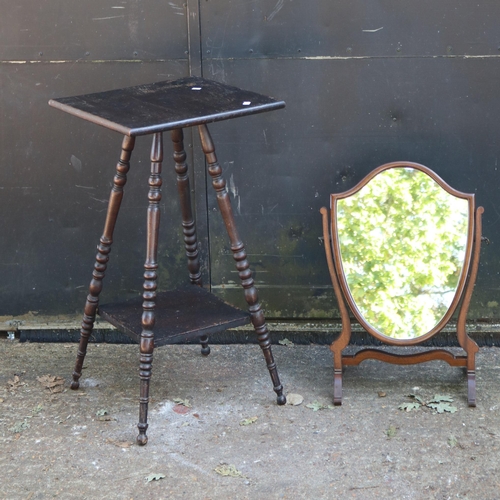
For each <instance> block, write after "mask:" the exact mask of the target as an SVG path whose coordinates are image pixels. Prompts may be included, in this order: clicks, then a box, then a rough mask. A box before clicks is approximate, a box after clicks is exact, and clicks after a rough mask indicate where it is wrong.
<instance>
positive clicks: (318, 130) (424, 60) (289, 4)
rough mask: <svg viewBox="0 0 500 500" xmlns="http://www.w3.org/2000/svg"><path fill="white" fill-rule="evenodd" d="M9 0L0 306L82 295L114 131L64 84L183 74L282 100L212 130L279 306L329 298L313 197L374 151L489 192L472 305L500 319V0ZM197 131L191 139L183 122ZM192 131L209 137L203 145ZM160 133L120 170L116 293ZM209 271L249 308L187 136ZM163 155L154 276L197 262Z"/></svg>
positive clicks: (2, 86) (84, 86) (1, 89)
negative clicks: (62, 107)
mask: <svg viewBox="0 0 500 500" xmlns="http://www.w3.org/2000/svg"><path fill="white" fill-rule="evenodd" d="M185 3H186V5H184V4H183V3H182V2H180V1H177V0H173V1H172V2H157V1H152V0H142V1H139V0H123V1H122V0H120V1H117V2H112V1H109V0H100V1H97V0H89V1H87V2H79V1H77V0H70V1H61V0H50V1H49V0H42V1H37V2H35V1H33V0H20V1H18V2H15V3H12V2H7V1H6V0H0V7H1V11H2V16H1V17H0V109H1V111H2V114H1V116H2V119H1V122H0V208H1V213H2V217H0V226H1V229H2V231H1V233H0V234H1V235H2V244H1V245H0V269H1V270H2V280H1V281H0V314H20V313H24V312H26V311H28V310H39V311H42V312H52V313H67V312H73V311H75V310H79V309H81V306H82V304H83V300H84V297H85V294H86V287H87V285H88V280H89V272H90V270H91V266H92V264H93V257H94V249H95V245H96V242H97V238H98V237H99V235H100V232H101V230H102V219H103V217H104V209H105V206H106V201H105V200H106V199H107V196H108V191H109V186H110V181H111V179H112V176H113V171H114V165H115V163H116V160H117V155H118V153H119V147H120V142H121V138H120V136H119V135H118V134H115V133H112V132H108V131H106V130H105V129H100V128H97V127H96V126H93V125H91V124H87V123H85V122H83V121H79V120H77V119H76V118H72V117H70V116H66V115H64V114H63V113H60V112H58V111H56V110H54V109H51V108H49V107H48V105H47V101H48V99H50V98H51V97H56V96H63V95H72V94H78V93H86V92H92V91H98V90H104V89H111V88H118V87H121V86H126V85H134V84H139V83H145V82H151V81H158V80H164V79H173V78H177V77H181V76H184V75H187V74H189V73H190V72H191V73H193V74H197V75H198V74H203V76H205V77H206V78H212V79H215V80H219V81H224V82H227V83H230V84H235V85H240V86H242V87H247V88H250V89H252V90H256V91H259V92H262V93H266V94H269V95H274V96H275V97H277V98H280V99H284V100H285V101H286V102H287V107H286V109H285V110H280V111H275V112H272V113H266V114H262V115H256V116H253V117H248V118H241V119H238V120H234V121H232V122H227V123H224V122H221V123H217V124H214V125H213V126H212V127H211V131H212V134H213V136H214V139H215V141H216V144H217V146H218V151H217V152H218V156H219V159H220V160H221V163H222V165H223V167H224V169H225V172H226V177H227V180H228V187H229V191H230V193H231V196H232V198H233V202H234V206H235V210H236V213H237V221H238V223H239V228H240V232H241V235H242V237H243V238H244V241H245V243H246V246H247V249H248V252H249V254H250V259H251V264H252V267H253V268H254V270H255V278H256V281H257V283H258V285H259V290H260V295H261V297H262V299H263V301H264V303H265V305H266V308H267V311H268V316H272V317H282V318H324V317H331V316H332V315H334V314H335V310H336V305H335V302H334V300H333V296H332V294H331V291H330V285H329V278H328V276H327V270H326V264H325V261H324V254H323V249H322V247H321V245H320V243H321V242H320V241H319V237H320V236H321V223H320V222H321V221H320V215H319V208H320V207H321V206H323V205H326V204H327V203H328V195H329V193H330V192H333V191H338V190H345V189H347V188H349V187H351V186H353V185H354V184H355V183H356V182H358V181H359V180H360V179H361V178H362V177H363V176H364V175H365V174H366V173H368V171H370V170H371V169H372V168H374V167H375V166H378V165H379V164H381V163H384V162H387V161H394V160H401V159H403V160H405V159H406V160H412V161H417V162H421V163H424V164H426V165H428V166H429V167H431V168H433V169H434V170H435V171H436V172H438V173H439V174H440V175H441V176H442V177H443V178H444V179H445V180H446V181H447V182H448V183H450V184H451V185H452V186H454V187H455V188H457V189H461V190H464V191H469V192H476V193H477V200H478V202H479V203H480V204H482V205H484V206H485V209H486V212H485V216H484V223H485V224H484V234H485V235H486V236H487V237H488V238H489V240H490V241H491V244H490V245H489V246H485V247H484V249H483V251H482V264H481V268H480V273H479V277H478V282H477V286H476V291H475V296H474V299H473V304H472V310H471V314H470V316H471V317H472V318H475V319H485V318H486V319H490V320H498V319H499V317H500V309H499V305H498V304H499V303H500V293H499V288H500V287H499V285H498V283H499V276H500V257H499V256H498V251H497V247H498V242H499V241H500V204H499V202H498V196H497V189H498V186H499V185H500V182H499V181H500V179H499V173H498V157H499V144H498V143H499V141H498V140H497V135H498V132H497V130H498V128H499V121H500V118H499V116H500V100H499V97H498V80H499V78H498V77H499V70H500V66H499V65H500V50H499V49H500V30H499V29H498V19H500V4H499V3H498V2H497V1H495V0H476V1H475V2H470V1H465V0H455V1H451V0H442V1H440V2H435V1H431V0H422V1H420V2H410V1H403V2H401V1H399V0H398V1H396V0H378V1H373V0H350V1H339V2H332V1H330V0H314V1H310V0H255V1H253V2H242V1H241V0H200V1H198V0H187V2H185ZM188 139H189V137H188ZM195 144H196V141H195ZM148 150H149V144H148V140H147V139H142V140H139V143H138V146H137V149H136V151H135V152H134V156H133V160H132V169H131V173H130V175H129V182H128V184H127V186H126V195H125V199H124V205H123V209H122V210H123V211H122V213H121V217H120V220H119V225H118V228H117V234H116V239H115V244H114V248H113V251H112V259H111V265H110V269H109V273H108V275H107V277H106V283H105V294H106V298H115V297H116V296H117V295H118V294H120V293H122V292H123V290H125V291H126V292H127V293H129V294H134V293H137V292H138V291H139V290H140V287H141V284H142V280H141V275H142V270H141V265H142V263H143V253H144V228H143V221H144V208H145V206H146V203H145V194H146V190H147V187H146V180H147V176H148V170H149V161H148V154H149V152H148ZM193 155H194V157H192V158H191V160H192V161H191V163H193V171H194V181H195V187H196V192H195V196H196V201H197V206H196V211H197V214H198V219H199V223H200V225H201V231H200V233H201V234H200V236H201V240H202V242H207V241H209V243H210V253H207V252H206V251H204V253H203V261H204V273H205V278H206V280H207V282H208V281H209V282H210V283H211V285H212V286H213V288H214V290H216V291H217V293H219V294H221V295H222V296H224V297H226V298H227V299H228V300H230V301H231V302H235V303H240V304H242V300H241V293H240V291H239V289H238V287H237V277H236V273H235V272H234V266H233V261H232V257H231V255H230V252H229V249H228V244H227V239H226V238H225V237H224V233H223V228H222V224H221V222H220V218H219V216H218V215H219V214H218V213H217V207H216V203H215V199H214V197H213V194H212V190H211V188H210V186H207V185H206V179H205V171H204V165H203V162H202V159H201V157H200V155H199V154H198V153H197V152H196V149H195V150H194V151H193ZM169 168H170V167H169V165H168V163H167V162H166V164H165V168H164V171H165V176H164V179H165V184H164V186H165V190H164V200H165V205H164V214H163V221H162V222H163V223H164V225H163V226H162V228H163V229H164V231H163V237H162V238H163V239H162V243H161V249H160V253H161V255H162V265H161V285H162V287H164V286H168V284H176V283H177V282H178V281H180V280H181V279H182V277H183V276H184V262H183V256H182V254H183V251H182V248H181V246H180V245H179V234H178V231H175V232H173V231H170V229H171V227H172V226H176V227H178V212H177V209H176V192H175V186H174V185H173V181H174V178H173V176H171V175H170V176H169V175H168V173H169Z"/></svg>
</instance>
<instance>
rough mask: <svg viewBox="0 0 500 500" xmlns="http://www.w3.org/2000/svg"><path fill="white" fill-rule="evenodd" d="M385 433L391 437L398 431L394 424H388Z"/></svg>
mask: <svg viewBox="0 0 500 500" xmlns="http://www.w3.org/2000/svg"><path fill="white" fill-rule="evenodd" d="M385 433H386V434H387V437H388V438H389V439H391V438H393V437H394V436H395V435H396V434H397V433H398V429H397V427H396V426H395V425H390V426H389V428H388V429H387V430H386V431H385Z"/></svg>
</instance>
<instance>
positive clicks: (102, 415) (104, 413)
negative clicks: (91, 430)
mask: <svg viewBox="0 0 500 500" xmlns="http://www.w3.org/2000/svg"><path fill="white" fill-rule="evenodd" d="M95 415H96V417H97V420H100V421H101V422H110V421H111V420H116V418H114V417H112V416H110V414H109V412H108V410H105V409H104V408H103V409H101V410H97V411H96V412H95Z"/></svg>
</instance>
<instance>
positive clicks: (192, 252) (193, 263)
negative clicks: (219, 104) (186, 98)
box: [171, 128, 210, 356]
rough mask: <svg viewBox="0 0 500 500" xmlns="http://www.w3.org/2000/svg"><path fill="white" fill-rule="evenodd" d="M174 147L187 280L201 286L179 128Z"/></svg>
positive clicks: (205, 344)
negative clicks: (186, 263) (187, 272)
mask: <svg viewBox="0 0 500 500" xmlns="http://www.w3.org/2000/svg"><path fill="white" fill-rule="evenodd" d="M171 135H172V142H173V145H174V160H175V171H176V172H177V190H178V192H179V200H180V205H181V212H182V232H183V234H184V246H185V249H186V257H187V259H188V270H189V279H190V281H191V283H192V284H194V285H198V286H202V281H201V272H200V259H199V257H198V238H197V236H196V224H195V221H194V217H193V210H192V207H191V188H190V185H189V176H188V166H187V163H186V152H185V150H184V133H183V131H182V129H181V128H179V129H174V130H172V132H171ZM200 343H201V354H203V356H208V355H209V354H210V347H209V345H208V337H207V335H202V336H201V337H200Z"/></svg>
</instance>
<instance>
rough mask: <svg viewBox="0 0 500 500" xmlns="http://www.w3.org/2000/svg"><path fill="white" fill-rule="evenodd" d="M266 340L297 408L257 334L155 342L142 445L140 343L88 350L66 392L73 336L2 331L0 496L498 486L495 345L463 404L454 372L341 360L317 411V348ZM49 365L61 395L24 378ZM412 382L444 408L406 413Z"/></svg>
mask: <svg viewBox="0 0 500 500" xmlns="http://www.w3.org/2000/svg"><path fill="white" fill-rule="evenodd" d="M273 352H274V354H275V357H276V361H277V363H278V369H279V371H280V375H281V378H282V382H283V384H284V386H285V392H286V393H287V394H290V393H294V394H299V395H301V396H303V398H304V402H303V403H302V404H300V405H298V406H292V405H286V406H284V407H279V406H277V405H276V404H275V396H274V392H273V391H272V386H271V382H270V378H269V375H268V372H267V369H266V367H265V364H264V360H263V357H262V354H261V352H260V349H259V347H258V346H255V345H243V346H241V345H231V346H225V345H221V346H213V347H212V354H211V355H210V356H209V357H208V358H202V357H201V356H200V354H199V348H198V347H196V346H168V347H162V348H160V349H157V350H156V351H155V358H154V370H153V379H152V388H151V396H152V402H151V405H150V408H151V411H150V418H149V423H150V427H149V430H148V436H149V443H148V445H147V446H145V447H139V446H136V445H135V436H136V434H137V432H136V427H135V425H136V422H137V414H138V404H137V399H138V377H137V368H138V366H137V359H138V348H137V346H134V345H107V344H100V345H91V346H89V351H88V355H87V358H86V363H85V365H86V368H85V369H84V375H83V377H82V387H81V389H80V390H79V391H71V390H69V389H68V387H69V380H70V374H71V371H72V367H73V362H74V358H75V355H76V345H74V344H35V343H26V344H20V343H19V342H18V341H9V340H7V339H1V340H0V356H1V359H2V362H1V365H0V449H1V453H0V474H1V482H0V498H2V499H25V500H28V499H29V500H32V499H46V498H55V497H59V498H64V499H66V498H68V499H73V498H75V499H111V498H113V499H139V498H141V499H149V498H151V499H167V498H168V499H171V498H175V499H177V498H180V499H182V498H186V499H187V498H189V499H219V498H220V499H226V498H231V499H233V498H234V499H246V498H248V499H262V498H269V499H274V498H290V499H297V498H299V499H300V498H304V499H312V498H332V499H337V498H341V499H342V498H357V499H365V498H366V499H371V498H382V499H386V498H394V499H406V498H408V499H433V498H436V499H448V498H468V499H497V498H500V493H499V492H500V456H499V446H500V391H499V390H498V387H499V385H498V382H499V378H500V350H499V349H498V348H482V349H481V350H480V352H479V354H478V357H477V365H478V371H477V373H478V391H477V396H478V398H477V399H478V406H477V407H476V408H469V407H468V406H467V402H466V380H465V375H464V373H463V371H462V370H461V369H458V368H451V367H449V366H448V365H446V364H444V363H443V362H432V363H427V364H423V365H416V366H409V367H403V366H395V365H388V364H383V363H380V362H376V361H367V362H365V363H363V364H361V365H360V366H358V367H349V368H347V370H346V371H345V376H344V404H343V406H342V407H335V408H324V409H320V410H318V411H313V409H311V408H308V407H307V406H306V405H308V404H311V403H314V402H318V403H320V404H323V405H325V406H328V405H329V404H331V398H332V382H333V374H332V359H331V355H330V352H329V350H328V348H327V347H325V346H314V345H311V346H290V347H286V346H273ZM49 374H50V375H52V376H60V377H63V378H64V379H65V386H64V387H65V388H64V390H63V392H56V393H51V392H50V390H49V389H47V388H46V387H45V386H44V384H43V383H41V382H40V381H38V380H37V379H38V377H42V376H44V375H49ZM16 375H17V378H16ZM45 385H47V384H46V383H45ZM409 393H418V394H419V395H420V396H422V397H423V398H424V399H425V400H429V399H431V398H432V397H433V396H434V395H435V394H446V395H449V396H451V397H452V398H453V400H454V401H453V403H451V404H452V405H454V406H455V407H456V408H457V411H456V412H455V413H443V414H438V413H435V412H433V411H432V410H431V409H430V408H420V409H418V410H415V411H411V412H404V411H402V410H400V409H398V407H399V405H401V404H402V403H404V402H406V401H409V399H408V398H407V397H406V395H407V394H409ZM176 398H179V399H182V400H184V401H186V400H188V401H189V403H188V404H189V405H190V407H184V406H182V405H180V406H179V405H177V406H176V404H175V402H174V399H176ZM184 411H185V412H186V413H183V412H184ZM245 423H246V424H248V425H242V424H245ZM223 474H230V475H223ZM231 474H232V475H231ZM148 479H149V480H148Z"/></svg>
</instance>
